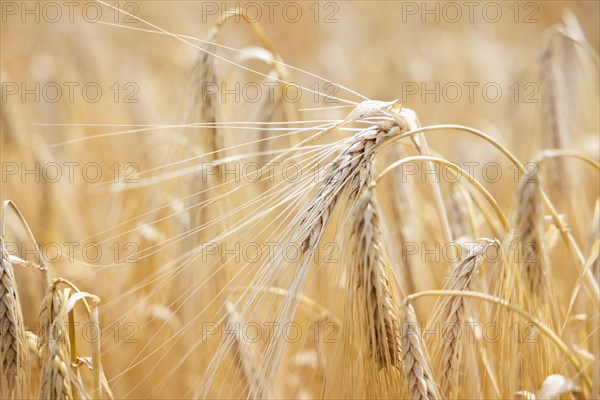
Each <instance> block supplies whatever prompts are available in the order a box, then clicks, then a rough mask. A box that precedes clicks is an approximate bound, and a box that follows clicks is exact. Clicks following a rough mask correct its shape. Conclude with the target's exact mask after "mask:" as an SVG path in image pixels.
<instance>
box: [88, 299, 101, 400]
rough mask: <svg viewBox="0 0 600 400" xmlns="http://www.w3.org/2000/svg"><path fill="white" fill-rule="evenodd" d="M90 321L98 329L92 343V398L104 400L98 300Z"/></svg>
mask: <svg viewBox="0 0 600 400" xmlns="http://www.w3.org/2000/svg"><path fill="white" fill-rule="evenodd" d="M90 321H91V322H92V324H93V325H95V326H96V329H98V335H97V337H96V338H95V340H93V341H92V375H93V377H92V382H93V392H92V398H93V399H98V400H102V386H101V385H102V383H101V380H100V369H101V366H100V365H101V364H100V322H99V318H98V300H97V299H94V300H93V308H92V313H91V315H90Z"/></svg>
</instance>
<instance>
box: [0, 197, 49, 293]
mask: <svg viewBox="0 0 600 400" xmlns="http://www.w3.org/2000/svg"><path fill="white" fill-rule="evenodd" d="M9 207H10V208H11V209H12V210H13V212H14V213H15V215H16V216H17V218H19V221H20V222H21V226H22V227H23V228H24V229H25V232H26V233H27V236H28V237H29V240H31V241H32V242H33V246H34V248H35V252H36V254H37V256H38V258H39V260H40V262H39V269H40V271H41V272H42V275H43V277H44V279H45V280H46V286H49V285H50V275H49V274H48V270H47V269H46V265H45V264H44V257H42V252H41V251H40V248H39V247H38V244H37V242H36V241H35V237H34V236H33V232H31V229H30V228H29V225H28V224H27V221H26V220H25V217H23V214H21V211H20V210H19V208H18V207H17V205H16V204H15V203H13V202H12V201H11V200H5V201H4V203H2V226H1V227H0V237H1V238H4V232H5V228H6V214H7V211H8V208H9Z"/></svg>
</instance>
